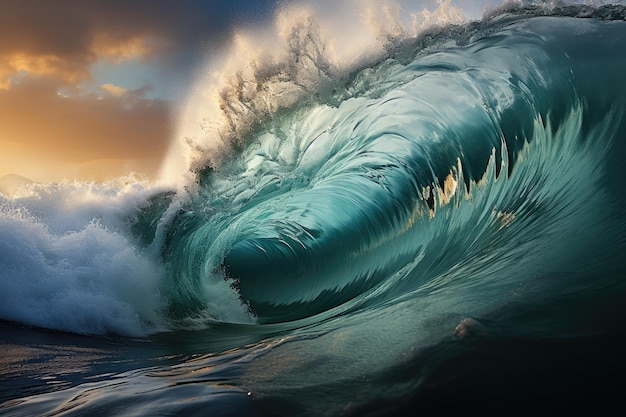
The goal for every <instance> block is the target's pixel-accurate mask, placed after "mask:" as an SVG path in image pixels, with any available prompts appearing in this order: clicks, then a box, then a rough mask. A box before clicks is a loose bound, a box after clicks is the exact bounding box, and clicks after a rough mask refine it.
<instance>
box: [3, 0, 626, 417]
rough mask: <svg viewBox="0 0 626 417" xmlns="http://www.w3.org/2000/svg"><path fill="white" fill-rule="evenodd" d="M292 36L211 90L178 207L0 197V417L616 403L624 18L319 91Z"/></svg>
mask: <svg viewBox="0 0 626 417" xmlns="http://www.w3.org/2000/svg"><path fill="white" fill-rule="evenodd" d="M544 14H550V16H542V15H544ZM572 16H577V17H572ZM305 29H306V31H304V32H303V30H304V29H303V28H302V27H299V29H298V30H297V31H294V33H293V35H294V38H292V40H299V42H300V43H297V47H294V48H296V50H297V51H300V52H299V55H298V54H296V55H297V59H296V60H295V61H292V62H291V63H287V64H285V66H284V67H282V69H280V68H279V70H278V71H275V72H274V73H272V71H270V70H268V71H267V72H266V73H264V74H265V78H263V79H259V80H256V82H257V87H256V90H254V91H255V92H252V93H251V92H250V90H246V88H247V87H245V85H246V84H245V83H241V84H239V85H234V86H232V88H233V89H235V90H236V91H239V94H235V93H233V91H230V92H229V90H224V93H223V96H222V97H223V99H224V103H226V105H224V109H223V110H224V112H225V114H226V118H227V119H228V120H229V121H230V125H229V126H230V127H229V129H228V130H227V131H225V133H224V132H222V133H223V135H222V138H223V139H224V138H225V142H224V143H225V144H224V145H223V147H222V148H220V149H221V150H222V152H223V154H222V155H221V157H220V160H219V161H216V160H215V159H212V157H207V156H206V155H203V151H202V148H201V147H198V153H199V155H196V159H195V160H194V163H193V164H192V169H193V172H194V173H195V175H196V182H195V184H194V185H193V186H192V187H188V188H187V189H186V190H185V191H182V190H170V189H167V188H158V187H148V186H145V185H143V186H142V185H139V184H134V185H133V184H131V185H128V184H127V185H126V186H125V187H122V188H119V189H114V190H113V189H102V190H100V191H97V192H96V191H95V190H93V189H89V190H88V191H89V192H90V193H91V194H90V195H92V198H95V197H93V194H94V193H95V194H97V196H99V197H98V198H96V199H95V201H92V200H89V201H87V200H85V201H83V202H79V203H75V205H74V206H73V207H74V208H73V209H72V210H73V212H72V213H71V215H66V213H65V212H64V210H63V209H62V207H64V206H63V204H62V203H60V202H63V201H67V200H72V199H73V200H72V201H76V196H77V195H83V194H86V190H85V188H84V187H86V186H81V185H76V184H75V185H73V186H72V187H68V186H58V187H57V188H53V187H52V186H48V188H45V187H44V188H42V189H39V191H37V190H34V191H33V192H34V194H33V195H31V196H30V197H28V196H27V197H22V198H14V199H7V198H4V197H2V200H0V203H1V204H0V208H1V210H2V216H1V217H0V236H1V237H2V240H1V241H0V266H1V270H0V290H1V292H0V294H1V297H2V300H1V301H2V305H1V306H0V317H1V318H2V319H4V321H3V322H2V324H0V330H1V335H2V336H1V345H0V346H1V347H2V355H1V357H0V375H2V380H1V382H0V384H1V385H0V388H1V390H0V404H1V405H0V414H3V415H16V416H17V415H23V416H32V415H89V416H96V415H129V416H131V415H151V416H152V415H181V416H182V415H184V416H192V415H211V416H221V415H237V416H238V415H250V416H253V415H279V416H282V415H284V416H294V415H312V416H317V415H346V416H362V415H371V416H375V415H402V414H406V415H408V414H409V413H411V415H414V414H413V413H414V412H418V413H422V414H426V415H434V414H436V415H450V414H463V415H521V414H533V415H547V414H551V415H552V414H557V415H560V414H566V413H567V414H569V413H574V412H578V413H580V412H584V413H589V414H591V413H593V414H605V413H607V412H608V410H611V409H613V407H619V406H620V404H621V401H622V396H623V393H624V392H626V391H625V388H626V382H625V381H624V375H625V374H624V371H625V370H626V361H625V360H624V357H623V352H624V351H625V348H626V337H625V336H624V332H623V323H624V320H625V319H626V303H625V302H624V301H625V300H626V280H625V278H626V261H625V258H624V256H623V253H624V249H625V248H626V210H625V207H626V205H625V203H626V196H625V193H624V191H625V189H624V183H623V179H624V178H625V176H626V144H625V139H626V121H625V119H624V116H625V114H626V112H625V110H626V82H624V74H626V46H625V45H626V23H625V22H624V8H621V7H605V8H602V9H591V8H581V7H578V8H576V7H565V8H556V9H550V11H548V10H547V9H545V8H543V9H542V8H532V7H530V8H527V9H516V10H515V12H514V13H504V12H503V13H500V14H495V15H494V16H492V17H491V18H490V19H486V20H485V21H482V22H473V23H468V24H465V25H456V26H446V27H444V28H442V29H439V30H434V31H429V32H426V33H423V34H422V35H420V36H418V37H416V38H411V37H406V38H403V39H400V40H396V41H397V42H391V41H392V40H393V39H392V40H390V43H389V44H388V45H387V50H386V53H385V54H384V55H381V56H380V57H378V58H377V59H376V60H373V61H371V62H369V63H368V64H367V65H363V66H361V67H360V68H357V69H353V70H352V71H348V72H343V73H341V74H338V73H336V72H333V69H332V67H331V66H330V64H329V63H328V62H326V61H324V59H323V56H322V55H320V54H318V55H316V51H317V52H320V48H317V49H316V47H317V46H319V45H318V44H317V43H316V42H319V39H318V34H317V32H316V30H317V29H316V27H315V25H314V24H312V23H311V22H309V23H308V26H306V28H305ZM303 33H304V35H303ZM292 45H294V44H292ZM298 48H299V49H298ZM292 58H293V57H292ZM294 62H297V63H298V64H297V65H301V67H298V66H297V65H296V64H294ZM294 65H295V66H294ZM273 68H274V70H275V69H276V67H273ZM289 77H292V78H289ZM294 80H295V81H294ZM289 82H291V84H289ZM285 83H286V84H285ZM285 85H287V87H289V86H290V88H292V87H294V86H295V87H296V90H297V91H298V92H300V93H302V92H304V93H302V94H300V95H296V96H295V99H290V100H288V102H287V103H285V102H282V103H281V102H278V101H277V102H276V103H278V104H276V103H274V104H272V106H273V107H272V106H270V107H272V108H271V109H268V108H264V107H263V106H264V105H266V104H267V103H268V101H267V100H266V99H267V98H268V97H270V98H272V97H274V98H275V97H284V96H285V95H287V94H286V93H285V91H287V90H280V89H281V88H287V87H285ZM237 88H240V90H237ZM268 91H269V93H268ZM277 91H278V92H279V93H280V92H282V93H281V94H282V95H281V94H279V93H277ZM294 91H295V90H294ZM287 92H289V91H287ZM283 93H284V94H283ZM251 115H252V116H251ZM233 138H234V139H233ZM229 141H230V142H229ZM51 187H52V188H51ZM37 193H39V194H37ZM98 193H99V194H98ZM42 195H43V196H44V197H42ZM46 196H47V197H46ZM102 207H108V209H107V208H104V209H103V208H102ZM98 210H100V211H98ZM94 211H95V212H97V213H98V215H97V216H93V214H92V213H94ZM81 219H86V220H85V221H84V222H83V226H81V227H78V226H76V224H80V222H81V221H83V220H81ZM68 230H72V232H71V233H70V232H68ZM51 329H52V330H51Z"/></svg>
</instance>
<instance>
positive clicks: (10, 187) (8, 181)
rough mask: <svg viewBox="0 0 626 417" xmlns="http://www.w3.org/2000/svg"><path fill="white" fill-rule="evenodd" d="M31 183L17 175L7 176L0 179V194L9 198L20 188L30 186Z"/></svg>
mask: <svg viewBox="0 0 626 417" xmlns="http://www.w3.org/2000/svg"><path fill="white" fill-rule="evenodd" d="M32 183H33V181H32V180H29V179H28V178H26V177H22V176H21V175H17V174H7V175H4V176H2V177H0V193H2V194H4V195H7V196H10V195H13V194H14V193H15V192H16V191H17V190H19V189H20V188H23V187H26V186H27V185H28V184H32Z"/></svg>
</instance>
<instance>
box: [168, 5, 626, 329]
mask: <svg viewBox="0 0 626 417" xmlns="http://www.w3.org/2000/svg"><path fill="white" fill-rule="evenodd" d="M560 10H561V9H558V8H557V9H555V8H553V9H551V10H547V9H546V8H544V7H542V8H538V7H535V8H516V9H507V10H504V11H500V13H499V14H497V15H494V16H491V17H490V19H489V20H488V21H484V22H475V23H470V24H467V25H460V26H446V27H445V28H443V29H438V30H435V31H431V32H427V33H423V34H422V35H421V36H419V37H417V38H413V39H409V38H405V39H403V40H402V42H398V43H396V44H395V45H394V48H389V49H387V54H386V55H385V56H383V57H382V58H379V59H377V60H376V62H375V63H373V64H371V65H369V66H367V67H366V68H364V69H362V70H360V71H357V72H355V73H352V74H350V76H347V77H345V78H343V79H341V81H340V82H339V81H337V83H336V84H333V82H329V85H332V88H325V87H323V86H322V87H320V88H322V89H323V90H324V91H325V94H323V95H309V94H305V96H306V100H304V101H298V100H296V101H294V102H293V103H292V104H293V105H292V106H291V107H290V108H289V111H285V109H282V110H281V111H276V112H269V111H268V112H266V113H263V115H262V117H260V119H259V120H260V121H259V122H258V123H257V124H256V125H254V126H251V125H250V124H247V123H244V124H243V126H245V129H244V130H245V132H246V134H245V135H244V134H242V133H241V132H237V134H236V136H237V137H239V138H240V140H241V141H240V144H239V146H238V147H237V149H234V150H232V154H231V155H232V157H229V158H226V159H225V160H222V161H221V162H220V164H219V165H218V166H216V165H211V164H209V165H208V166H206V167H205V168H198V167H197V166H196V170H197V172H198V175H197V177H198V183H199V190H198V193H197V196H195V197H193V201H191V202H190V203H189V204H188V205H187V206H186V207H185V209H184V210H183V211H181V213H180V215H179V217H178V218H177V219H176V220H175V221H174V222H173V224H172V225H171V226H170V229H169V230H168V237H167V239H166V241H165V245H164V248H163V256H164V259H165V262H166V264H167V265H168V271H169V278H168V279H169V288H168V290H167V291H168V294H170V296H171V298H170V299H171V301H172V303H171V305H170V307H171V309H170V313H171V314H173V315H174V316H183V317H186V316H189V315H190V314H194V312H196V313H198V312H201V311H204V309H206V308H207V303H211V302H213V301H212V300H214V299H215V297H214V296H212V295H211V291H212V290H211V289H210V288H211V286H213V285H219V286H220V288H222V290H223V289H224V288H223V286H224V283H225V282H227V283H229V285H230V286H232V287H233V289H235V290H236V291H237V294H238V295H239V296H240V297H241V299H242V301H243V308H244V310H245V309H249V310H250V312H251V313H253V314H254V316H255V317H256V318H257V319H258V320H259V321H260V322H284V321H292V320H296V319H301V318H306V317H311V316H313V315H316V314H320V313H324V314H331V315H332V314H338V313H339V312H342V311H346V310H348V309H352V308H362V307H363V305H369V304H371V303H382V302H386V301H388V300H391V299H394V298H396V297H400V296H403V295H406V294H410V293H412V292H415V291H417V292H420V291H438V290H442V289H446V290H448V291H453V289H454V288H457V287H458V286H466V285H482V286H484V287H485V290H486V289H487V288H490V287H491V286H492V285H496V286H503V287H506V288H510V286H513V285H515V283H516V279H519V277H520V274H521V271H523V275H524V276H534V275H537V274H545V273H547V271H560V270H562V269H563V268H565V269H567V270H570V269H572V268H579V269H580V268H583V266H584V265H582V264H581V261H580V259H581V254H585V253H586V254H589V253H592V252H594V248H597V243H598V242H599V241H600V240H601V239H600V237H601V236H605V237H606V236H607V235H610V233H608V232H609V230H608V228H610V227H613V226H607V224H609V223H608V222H606V219H607V218H611V216H614V215H615V212H614V210H615V207H614V205H613V203H611V202H610V201H611V198H610V197H608V196H607V195H605V193H606V191H602V190H605V189H606V184H605V183H607V182H610V181H614V179H611V178H607V177H608V175H607V172H610V171H611V170H613V169H615V168H606V167H607V164H608V163H612V162H607V155H610V154H611V152H616V154H619V155H623V148H622V145H620V143H619V138H621V137H623V136H624V134H625V132H626V130H625V128H626V126H625V125H624V120H623V109H624V105H625V101H624V100H625V97H626V96H625V94H626V90H625V89H624V83H623V73H624V69H626V61H625V58H624V56H623V54H622V49H623V46H622V45H623V41H624V40H625V39H626V26H625V25H624V23H623V22H622V21H613V20H612V19H614V18H616V17H617V18H619V19H621V18H622V17H623V8H611V9H610V10H611V13H608V14H607V13H605V12H606V11H607V10H609V9H602V10H604V11H602V12H599V11H597V10H600V9H586V8H583V7H579V8H577V9H572V8H567V9H564V10H565V11H566V12H567V13H564V14H569V15H571V14H574V12H573V10H576V11H577V12H576V13H578V14H581V13H582V14H585V13H587V12H586V10H587V11H588V10H594V13H600V14H598V15H597V16H599V17H602V18H606V19H605V20H608V21H603V20H602V19H588V20H583V19H580V18H578V19H575V18H569V17H562V16H550V17H546V16H537V15H545V14H549V13H550V14H555V13H557V12H559V11H560ZM620 13H621V14H620ZM620 16H622V17H620ZM307 39H309V40H311V39H313V38H311V37H310V36H309V37H308V38H307ZM312 61H316V62H319V60H318V59H315V60H313V59H312ZM322 67H323V66H322ZM314 68H315V70H316V71H318V72H320V73H321V74H322V75H323V76H322V77H321V78H328V79H329V80H332V81H334V79H333V78H332V76H331V75H329V74H330V72H328V71H322V70H323V68H320V66H319V65H316V66H314ZM318 79H320V78H318ZM229 97H230V96H229ZM255 97H256V96H255ZM227 101H228V102H229V103H231V104H230V106H231V107H229V110H228V112H230V111H231V110H232V109H233V108H234V107H233V106H236V105H238V104H237V103H239V104H241V102H238V101H237V100H234V101H233V100H232V97H231V98H229V99H228V100H227ZM294 103H297V104H298V105H297V106H296V105H295V104H294ZM241 106H243V107H246V106H244V105H243V104H241ZM253 107H254V106H253ZM247 108H248V110H249V109H250V107H247ZM253 113H254V112H253ZM229 114H232V113H229ZM229 121H231V122H232V121H233V118H229ZM232 125H233V124H232V123H231V124H229V126H232ZM238 126H239V125H238ZM582 231H584V232H585V233H586V235H585V236H587V240H586V241H581V240H580V239H577V238H576V236H577V235H578V234H579V233H581V232H582ZM618 234H619V233H618ZM556 242H567V243H563V244H562V245H557V244H556ZM605 245H607V243H605ZM609 246H610V245H609ZM604 252H605V253H608V252H610V250H605V251H604ZM602 256H606V255H600V254H598V257H597V258H596V261H595V262H599V261H598V259H602ZM499 274H506V275H507V277H501V276H500V277H498V279H497V280H496V279H495V277H496V276H498V275H499ZM518 283H519V282H518Z"/></svg>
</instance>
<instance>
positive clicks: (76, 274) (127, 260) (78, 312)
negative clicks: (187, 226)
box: [0, 179, 165, 335]
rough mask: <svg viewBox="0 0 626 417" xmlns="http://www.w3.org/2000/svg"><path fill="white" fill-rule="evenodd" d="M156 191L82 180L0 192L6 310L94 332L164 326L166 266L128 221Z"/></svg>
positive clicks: (0, 285) (1, 306)
mask: <svg viewBox="0 0 626 417" xmlns="http://www.w3.org/2000/svg"><path fill="white" fill-rule="evenodd" d="M119 181H122V180H121V179H120V180H119ZM119 181H118V182H119ZM156 191H159V190H155V189H153V188H150V187H149V186H148V185H147V184H145V183H140V182H129V183H127V184H126V185H124V186H122V187H121V188H117V187H115V186H114V184H113V183H107V184H100V185H98V184H95V183H78V182H76V183H67V184H54V183H53V184H48V185H38V186H36V187H33V188H31V189H30V191H29V193H28V194H27V195H23V196H21V197H17V198H14V199H12V200H8V199H5V198H3V197H0V294H2V300H3V301H2V303H0V318H2V319H4V320H9V321H18V322H22V323H26V324H30V325H35V326H41V327H46V328H51V329H57V330H65V331H72V332H78V333H88V334H104V333H111V332H113V333H118V334H125V335H143V334H146V333H148V332H152V331H156V330H160V329H163V328H164V318H163V317H164V316H163V314H162V310H163V308H164V301H163V300H162V299H161V294H160V292H159V285H160V282H161V280H162V279H163V277H164V273H165V272H164V267H163V265H161V264H160V262H159V261H158V260H155V259H153V258H152V257H151V256H150V255H149V254H148V253H142V252H141V251H140V250H139V249H138V248H137V247H136V246H135V245H134V243H133V241H132V239H131V238H130V237H129V236H130V234H129V233H128V232H127V228H128V225H127V224H125V216H126V215H130V214H131V213H132V212H133V211H134V210H137V208H138V207H139V206H140V204H139V203H140V201H145V199H146V198H148V197H149V196H150V195H152V194H154V193H155V192H156Z"/></svg>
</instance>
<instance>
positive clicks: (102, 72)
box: [0, 0, 274, 181]
mask: <svg viewBox="0 0 626 417" xmlns="http://www.w3.org/2000/svg"><path fill="white" fill-rule="evenodd" d="M273 3H274V2H273V1H262V0H258V1H245V2H243V1H242V2H239V1H229V0H212V1H185V2H179V1H165V0H156V1H155V0H133V1H120V0H89V1H84V0H46V1H39V0H4V1H2V2H0V31H1V32H2V33H1V34H0V177H1V176H3V175H6V174H9V173H15V174H19V175H22V176H25V177H28V178H31V179H33V180H35V181H50V180H61V179H64V178H67V179H71V178H79V179H96V180H101V179H106V178H111V177H115V176H118V175H122V174H124V173H127V172H129V171H137V172H139V173H142V174H144V175H146V176H149V177H150V176H153V175H154V174H155V172H156V170H157V169H158V166H159V164H160V162H161V160H162V158H163V156H164V154H165V152H166V149H167V147H168V143H169V141H170V138H171V130H172V128H171V125H172V123H171V122H172V117H173V109H174V107H175V106H176V103H177V100H179V99H181V98H182V97H183V96H184V95H185V94H186V92H187V89H188V88H189V86H190V84H191V81H192V78H193V71H194V68H195V67H197V65H198V61H200V60H203V59H205V58H204V57H205V56H206V55H207V54H208V53H210V52H211V50H212V49H218V48H219V47H220V45H221V44H223V43H224V42H225V41H226V40H227V39H228V37H229V36H230V35H229V33H230V31H231V30H232V28H233V27H234V25H236V24H238V23H241V22H246V23H247V22H249V21H254V20H255V19H263V18H265V17H267V16H269V15H271V14H272V13H273ZM244 6H245V7H244Z"/></svg>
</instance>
